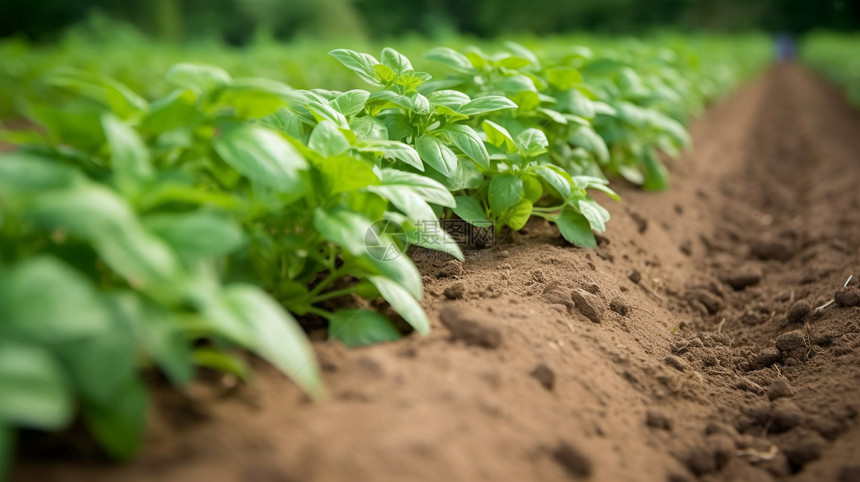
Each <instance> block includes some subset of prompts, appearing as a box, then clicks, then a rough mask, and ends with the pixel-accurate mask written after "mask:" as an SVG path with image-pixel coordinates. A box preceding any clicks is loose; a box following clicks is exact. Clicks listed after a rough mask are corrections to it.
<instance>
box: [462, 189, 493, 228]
mask: <svg viewBox="0 0 860 482" xmlns="http://www.w3.org/2000/svg"><path fill="white" fill-rule="evenodd" d="M454 199H455V200H456V201H457V205H456V206H455V207H454V208H453V211H454V214H456V215H457V216H459V217H460V219H462V220H463V221H466V222H467V223H469V224H471V225H473V226H477V227H479V228H486V227H489V226H492V225H493V222H492V221H490V220H489V219H487V215H486V214H484V208H482V207H481V203H480V202H479V201H478V200H477V199H475V198H473V197H469V196H457V197H455V198H454Z"/></svg>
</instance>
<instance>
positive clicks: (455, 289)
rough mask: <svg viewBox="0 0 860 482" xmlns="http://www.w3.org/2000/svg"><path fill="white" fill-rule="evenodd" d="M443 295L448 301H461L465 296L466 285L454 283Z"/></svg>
mask: <svg viewBox="0 0 860 482" xmlns="http://www.w3.org/2000/svg"><path fill="white" fill-rule="evenodd" d="M444 294H445V298H448V299H449V300H460V299H463V296H464V295H465V294H466V285H464V284H463V283H454V284H452V285H451V286H449V287H447V288H445V291H444Z"/></svg>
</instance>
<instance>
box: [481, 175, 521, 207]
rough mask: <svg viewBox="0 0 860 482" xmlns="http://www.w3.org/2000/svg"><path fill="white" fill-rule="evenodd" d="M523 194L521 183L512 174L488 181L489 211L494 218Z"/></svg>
mask: <svg viewBox="0 0 860 482" xmlns="http://www.w3.org/2000/svg"><path fill="white" fill-rule="evenodd" d="M523 194H524V191H523V181H522V180H520V178H518V177H517V176H514V175H512V174H502V175H499V176H496V177H494V178H493V180H492V181H490V190H489V192H488V194H487V197H488V199H489V201H490V209H491V210H492V211H493V214H494V215H495V216H499V215H501V214H502V212H504V211H505V210H506V209H508V208H510V207H511V206H513V205H514V204H516V202H517V201H519V200H520V199H522V197H523Z"/></svg>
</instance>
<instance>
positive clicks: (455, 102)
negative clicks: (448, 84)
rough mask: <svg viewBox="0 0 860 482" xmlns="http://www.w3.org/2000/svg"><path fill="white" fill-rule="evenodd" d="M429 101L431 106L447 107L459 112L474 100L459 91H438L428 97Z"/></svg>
mask: <svg viewBox="0 0 860 482" xmlns="http://www.w3.org/2000/svg"><path fill="white" fill-rule="evenodd" d="M427 100H428V101H430V105H432V106H434V107H436V106H445V107H449V108H451V109H453V110H455V111H456V110H458V109H459V108H460V107H461V106H463V105H465V104H468V103H469V101H471V100H472V99H470V98H469V96H468V95H466V94H464V93H462V92H460V91H457V90H437V91H436V92H433V93H431V94H429V95H427Z"/></svg>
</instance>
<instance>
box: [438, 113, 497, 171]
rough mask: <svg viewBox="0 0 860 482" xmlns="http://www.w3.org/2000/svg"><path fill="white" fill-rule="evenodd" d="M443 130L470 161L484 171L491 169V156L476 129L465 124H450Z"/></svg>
mask: <svg viewBox="0 0 860 482" xmlns="http://www.w3.org/2000/svg"><path fill="white" fill-rule="evenodd" d="M442 130H443V131H444V132H445V134H447V136H448V139H450V141H451V143H453V144H454V145H455V146H457V147H459V148H460V150H461V151H463V154H466V155H467V156H469V158H470V159H472V160H473V161H475V162H476V163H477V164H478V165H479V166H481V167H483V168H484V169H488V168H489V167H490V155H489V154H487V148H486V147H484V141H482V140H481V138H480V137H479V136H478V133H477V132H475V130H474V129H472V128H471V127H469V126H466V125H463V124H448V125H446V126H445V127H444V128H442Z"/></svg>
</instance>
